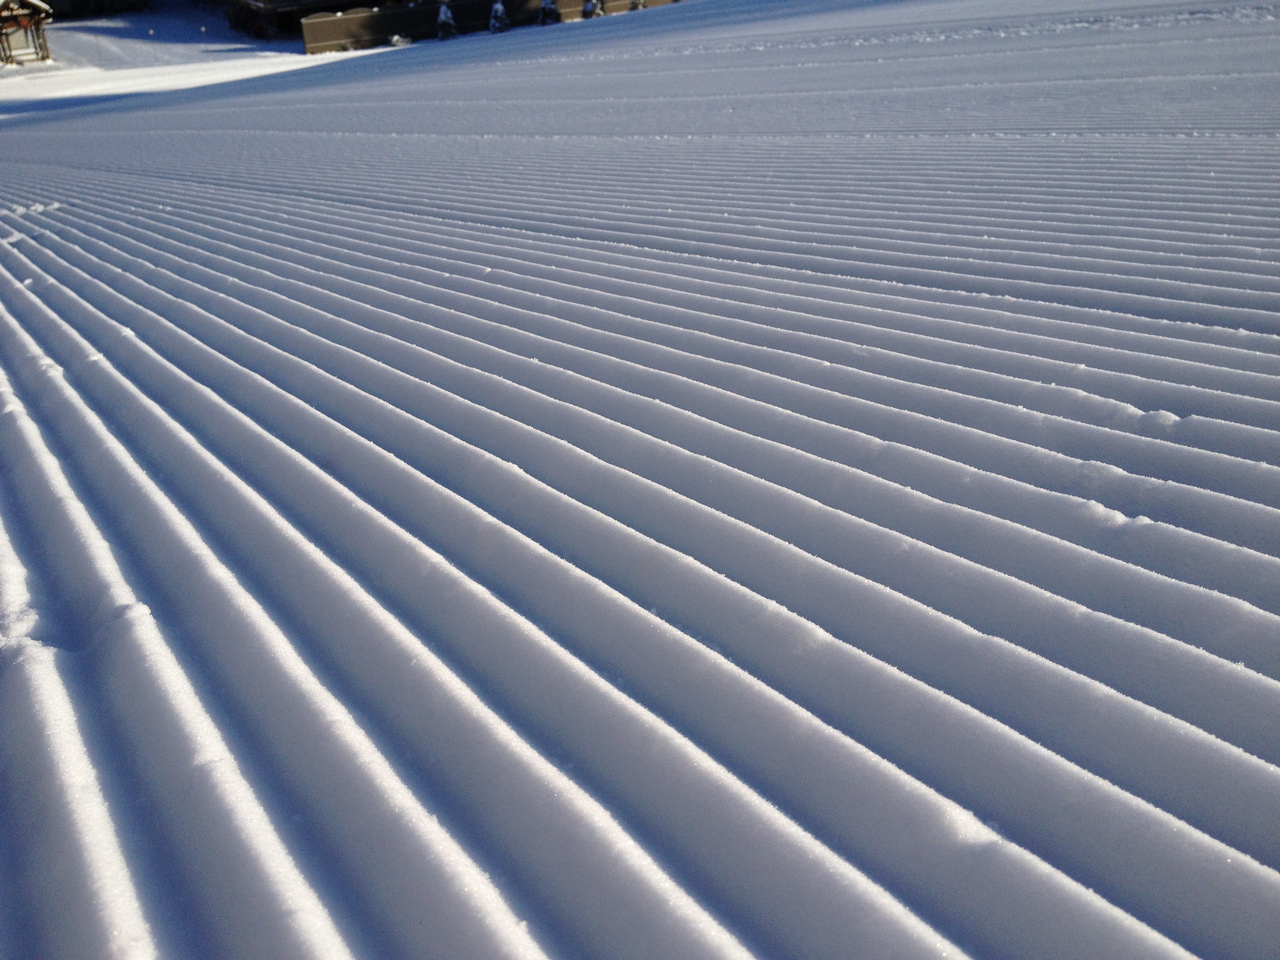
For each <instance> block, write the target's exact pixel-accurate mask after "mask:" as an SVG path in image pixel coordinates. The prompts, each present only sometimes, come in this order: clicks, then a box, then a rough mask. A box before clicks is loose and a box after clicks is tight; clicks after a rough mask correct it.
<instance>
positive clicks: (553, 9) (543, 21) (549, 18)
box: [538, 0, 560, 27]
mask: <svg viewBox="0 0 1280 960" xmlns="http://www.w3.org/2000/svg"><path fill="white" fill-rule="evenodd" d="M559 22H560V8H559V7H557V6H556V0H542V6H541V7H540V8H539V10H538V26H540V27H545V26H546V25H547V24H549V23H559Z"/></svg>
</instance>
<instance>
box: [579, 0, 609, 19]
mask: <svg viewBox="0 0 1280 960" xmlns="http://www.w3.org/2000/svg"><path fill="white" fill-rule="evenodd" d="M603 16H604V0H586V2H584V3H583V4H582V19H583V20H587V19H589V18H591V17H603Z"/></svg>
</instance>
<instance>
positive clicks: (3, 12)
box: [0, 0, 53, 63]
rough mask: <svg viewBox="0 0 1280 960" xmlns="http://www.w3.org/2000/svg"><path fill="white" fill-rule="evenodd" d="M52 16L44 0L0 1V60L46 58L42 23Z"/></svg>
mask: <svg viewBox="0 0 1280 960" xmlns="http://www.w3.org/2000/svg"><path fill="white" fill-rule="evenodd" d="M52 18H53V8H52V7H50V6H49V5H48V4H47V3H45V2H44V0H0V63H19V62H21V61H23V60H48V59H49V43H48V41H47V40H45V36H44V25H45V24H46V23H47V22H48V21H49V20H51V19H52Z"/></svg>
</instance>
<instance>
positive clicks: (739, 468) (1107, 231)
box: [0, 129, 1280, 958]
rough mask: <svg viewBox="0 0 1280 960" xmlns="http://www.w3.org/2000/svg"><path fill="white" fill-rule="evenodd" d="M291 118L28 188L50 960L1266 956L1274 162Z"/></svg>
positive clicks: (1044, 141)
mask: <svg viewBox="0 0 1280 960" xmlns="http://www.w3.org/2000/svg"><path fill="white" fill-rule="evenodd" d="M1143 132H1144V131H1143V130H1141V129H1139V130H1138V131H1137V133H1138V134H1141V133H1143ZM1145 132H1146V133H1148V134H1150V133H1151V131H1150V130H1147V131H1145ZM280 136H282V137H285V136H286V135H284V134H281V135H280ZM297 136H298V143H297V144H295V145H294V146H295V147H297V150H296V158H297V161H298V162H297V164H296V165H295V166H294V167H292V168H290V169H289V170H288V171H287V172H280V171H278V170H272V169H271V168H267V167H259V168H252V169H249V168H246V169H243V170H239V171H237V172H236V173H235V174H234V175H232V174H231V173H228V172H226V171H225V170H224V171H221V172H219V171H218V170H216V169H210V168H207V167H206V166H205V164H206V163H207V162H208V161H207V160H206V158H203V157H195V156H191V157H188V158H187V160H188V163H189V166H188V168H186V169H175V170H173V171H171V172H170V173H169V174H168V175H165V176H159V175H155V174H145V173H133V174H121V173H110V174H108V173H103V172H99V171H95V170H94V169H92V165H90V164H81V165H80V168H79V169H77V168H75V167H72V166H58V165H47V166H45V167H44V168H43V169H42V174H43V177H44V179H43V182H42V185H41V186H40V187H39V189H38V191H37V194H36V195H28V194H27V193H19V192H18V191H17V190H16V188H13V187H11V186H4V187H3V188H0V202H3V203H4V204H5V208H4V209H5V211H6V212H0V230H3V231H4V233H5V236H3V237H0V404H2V409H3V412H2V414H0V441H2V442H3V446H2V447H0V450H2V454H3V455H2V456H0V506H2V507H3V510H2V511H0V521H2V523H3V526H0V534H2V535H0V630H2V631H3V635H2V636H0V642H2V644H3V646H0V657H3V669H2V671H0V729H2V730H3V734H4V735H3V737H0V767H2V769H3V770H4V771H5V779H4V782H3V790H4V802H5V804H6V807H5V809H6V811H13V817H12V818H11V819H8V820H7V821H6V829H5V831H4V837H3V840H4V844H5V845H4V846H3V847H2V848H0V852H2V853H3V857H4V859H5V860H6V861H7V862H8V863H10V864H11V865H13V866H14V867H15V868H16V869H15V870H14V871H11V874H12V875H11V876H9V877H8V880H7V881H6V882H10V883H12V884H14V886H15V889H16V894H15V897H14V899H13V902H15V903H17V904H19V907H18V909H17V910H10V911H9V912H8V913H6V914H4V915H2V916H0V947H5V946H6V944H5V943H4V941H3V938H5V937H7V938H8V939H10V940H12V941H14V942H15V943H16V946H12V945H9V946H11V947H12V949H13V950H14V951H15V952H18V953H22V952H30V953H32V954H33V955H34V954H39V955H42V956H44V955H47V956H67V957H71V956H90V955H98V956H109V957H130V958H132V957H139V958H142V957H151V956H167V955H183V956H186V955H191V956H201V955H208V956H210V957H212V956H220V955H251V954H259V953H263V952H264V951H265V952H268V953H270V954H271V955H272V956H297V957H321V956H323V957H331V956H345V955H352V956H362V957H363V956H369V957H374V956H437V955H438V956H452V957H458V956H467V957H481V956H495V957H496V956H502V957H506V956H519V957H537V956H544V955H549V956H610V957H637V958H640V957H653V958H661V957H672V956H680V957H685V956H699V957H702V956H705V957H744V956H748V955H752V954H756V955H763V956H779V957H782V956H795V957H840V956H847V955H849V953H850V951H851V950H853V951H854V952H856V955H858V956H886V957H887V956H903V955H910V956H954V955H957V954H959V953H961V952H967V953H970V954H972V955H975V956H1036V957H1046V956H1060V957H1064V958H1065V957H1072V956H1126V957H1129V956H1164V957H1174V956H1185V955H1187V954H1188V953H1191V954H1199V955H1203V956H1214V957H1232V958H1249V957H1261V956H1265V955H1267V951H1268V950H1269V949H1270V948H1271V946H1272V945H1274V943H1275V942H1277V939H1278V938H1280V926H1278V924H1280V920H1278V919H1277V918H1280V840H1278V839H1277V837H1278V835H1277V832H1276V830H1275V829H1274V825H1275V823H1276V822H1277V821H1278V820H1280V430H1278V429H1277V425H1278V424H1280V337H1278V336H1277V333H1276V321H1275V317H1276V315H1277V312H1278V311H1277V307H1280V281H1277V273H1276V263H1277V255H1278V253H1280V247H1278V246H1277V241H1278V240H1280V218H1278V217H1277V215H1276V210H1275V207H1274V204H1273V203H1271V202H1268V198H1269V197H1270V194H1269V190H1272V189H1273V188H1271V187H1270V186H1269V185H1270V184H1272V183H1274V173H1275V144H1274V140H1273V138H1266V137H1253V136H1242V137H1240V138H1238V139H1235V140H1231V141H1230V149H1226V148H1224V145H1223V143H1221V142H1218V140H1214V139H1203V140H1194V139H1192V140H1185V141H1182V140H1176V139H1174V138H1165V137H1160V136H1154V135H1136V134H1135V135H1132V136H1123V137H1122V136H1114V137H1112V136H1108V137H1101V138H1097V139H1096V140H1089V139H1084V138H1082V139H1079V140H1062V141H1057V140H1054V139H1052V138H1047V137H1046V138H1041V137H1034V136H1026V137H1022V138H1019V139H1011V140H1009V141H1008V142H1005V141H1001V140H998V139H994V138H993V139H984V138H973V139H967V140H965V141H963V142H961V141H956V140H951V139H947V138H938V139H936V140H935V139H930V138H928V137H926V138H923V139H922V140H918V141H906V140H898V139H895V138H892V137H885V138H882V139H875V138H868V139H860V140H857V141H852V140H849V139H840V138H833V139H830V140H827V139H819V138H803V137H796V138H791V139H789V140H786V141H785V142H783V141H779V140H774V139H770V138H740V139H733V140H716V139H705V140H696V139H695V140H688V141H677V142H674V143H661V142H655V141H649V140H645V139H642V138H640V139H634V140H629V139H625V138H607V137H602V138H599V139H594V140H591V139H588V140H583V141H571V142H569V143H568V144H566V143H564V142H560V141H557V140H554V139H538V138H529V139H524V138H511V139H510V140H509V141H504V142H503V143H502V144H500V145H497V146H493V145H490V147H489V148H488V149H491V150H497V151H499V152H504V151H505V152H504V153H503V156H505V157H507V159H509V160H511V161H512V162H515V161H516V160H518V161H519V162H520V163H522V164H525V165H526V166H527V169H528V171H529V172H530V173H529V176H530V179H531V180H534V181H537V182H536V189H531V188H530V186H529V184H528V183H526V182H521V183H519V184H516V183H515V182H514V181H504V182H499V183H495V184H491V185H487V189H486V191H485V193H484V195H483V197H478V196H477V195H476V193H475V191H474V190H473V189H470V187H469V185H468V184H465V183H460V184H458V185H451V184H450V183H449V182H444V183H441V182H440V181H439V179H438V178H437V177H436V176H435V174H434V173H433V172H429V171H425V170H423V169H422V168H421V167H420V166H417V165H415V163H412V162H409V161H412V160H416V159H420V158H421V155H420V154H419V153H415V151H426V152H427V153H428V154H429V155H430V158H431V161H432V163H433V164H435V165H436V167H447V166H449V165H450V164H453V165H458V164H463V163H465V162H467V161H468V159H469V158H471V157H473V155H474V154H475V152H476V151H477V149H478V147H477V144H476V142H475V141H472V140H469V139H467V138H437V139H432V138H424V139H422V140H421V141H420V142H417V143H416V145H412V144H411V145H409V146H405V145H404V144H393V145H391V147H390V149H391V156H390V160H389V163H390V165H391V168H392V169H393V170H394V171H395V173H396V175H395V176H387V175H386V173H385V171H380V172H378V173H377V174H376V175H375V173H373V172H372V171H371V170H370V169H369V166H368V165H367V164H359V163H355V162H353V161H351V158H350V155H348V154H347V153H344V151H345V150H346V149H347V148H346V147H345V146H344V147H343V148H342V149H336V150H334V151H333V154H332V155H326V154H325V152H324V150H323V149H322V150H319V151H318V153H317V154H316V155H315V156H312V155H310V154H309V153H308V152H307V150H305V149H303V145H304V144H305V143H309V142H311V141H310V139H309V138H308V136H306V135H302V134H299V135H297ZM855 152H856V157H854V156H853V154H854V153H855ZM568 153H572V156H573V158H574V161H575V162H576V163H580V164H582V165H583V166H584V168H587V169H594V168H597V167H605V168H609V169H629V170H631V171H632V172H633V175H632V176H630V177H628V178H627V179H626V181H625V182H620V183H618V184H616V185H614V186H611V187H610V188H609V189H608V190H592V189H584V188H583V186H582V185H573V184H566V183H565V182H564V181H562V180H560V179H559V178H557V177H553V176H543V175H541V174H538V173H537V171H539V170H549V169H552V167H553V165H554V164H556V163H558V162H561V161H563V159H564V158H565V156H566V155H568ZM12 168H13V169H15V170H16V169H24V168H23V167H22V165H19V164H13V165H12ZM26 169H29V168H26ZM1206 171H1212V172H1213V174H1214V176H1213V177H1211V178H1210V177H1207V176H1205V175H1204V174H1205V173H1206ZM1271 199H1274V198H1273V197H1272V198H1271ZM18 770H21V771H23V774H22V776H21V778H18V777H15V771H18ZM37 811H47V815H46V816H44V817H43V818H42V817H40V816H37ZM44 863H53V864H56V867H51V868H48V869H46V868H43V867H42V866H41V864H44ZM53 888H56V889H57V891H58V896H57V898H56V900H54V899H52V898H50V896H49V894H48V892H49V891H50V890H51V889H53Z"/></svg>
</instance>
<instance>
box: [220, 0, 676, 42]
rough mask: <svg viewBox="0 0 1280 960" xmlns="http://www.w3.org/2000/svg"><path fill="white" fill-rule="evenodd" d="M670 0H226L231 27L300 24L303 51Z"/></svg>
mask: <svg viewBox="0 0 1280 960" xmlns="http://www.w3.org/2000/svg"><path fill="white" fill-rule="evenodd" d="M675 2H679V0H501V6H502V8H503V9H502V11H501V12H500V14H495V4H494V0H448V2H447V3H442V2H441V0H408V2H406V0H393V2H391V3H384V4H380V5H379V6H376V7H356V8H354V9H350V10H342V11H338V12H334V11H333V0H231V8H230V11H229V13H228V16H229V17H230V19H231V25H232V26H233V27H235V28H236V29H238V30H242V31H244V32H246V33H250V34H254V35H256V36H261V37H272V36H275V35H277V34H280V33H285V32H292V31H293V30H296V29H297V28H299V27H301V30H302V40H303V44H304V45H305V47H306V51H307V53H330V52H333V51H337V50H361V49H365V48H367V47H377V46H383V45H385V44H388V43H392V44H398V43H407V42H412V41H416V40H431V39H436V38H442V39H447V38H448V37H449V36H452V35H455V34H459V33H473V32H476V31H480V30H493V31H494V32H500V31H501V30H505V29H506V28H507V27H525V26H535V25H539V24H542V25H545V24H548V23H560V22H562V21H567V20H578V19H582V18H584V17H592V16H603V15H606V14H612V13H623V12H625V11H628V10H640V9H643V8H644V7H656V6H661V5H663V4H666V3H675ZM442 8H443V9H444V10H445V11H447V13H446V14H444V15H442ZM503 15H505V16H503ZM450 23H452V29H450V28H449V24H450ZM495 24H497V25H498V26H497V28H496V29H495Z"/></svg>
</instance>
